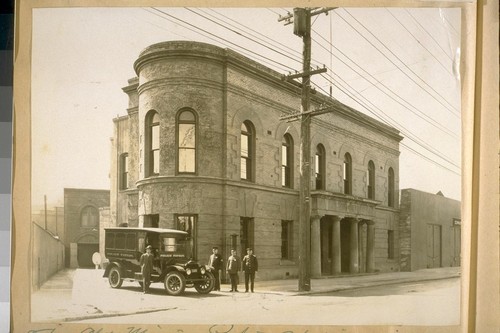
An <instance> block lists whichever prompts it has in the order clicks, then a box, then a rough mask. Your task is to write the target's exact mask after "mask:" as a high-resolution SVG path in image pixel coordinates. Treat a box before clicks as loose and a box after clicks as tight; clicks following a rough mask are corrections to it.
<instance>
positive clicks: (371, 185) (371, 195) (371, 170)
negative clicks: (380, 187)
mask: <svg viewBox="0 0 500 333" xmlns="http://www.w3.org/2000/svg"><path fill="white" fill-rule="evenodd" d="M366 178H367V179H366V180H367V182H368V199H375V164H374V163H373V161H370V162H368V172H367V177H366Z"/></svg>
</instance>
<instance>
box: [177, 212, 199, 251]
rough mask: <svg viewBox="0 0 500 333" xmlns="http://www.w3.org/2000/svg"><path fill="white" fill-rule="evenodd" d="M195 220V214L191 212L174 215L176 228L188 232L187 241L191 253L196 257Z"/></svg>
mask: <svg viewBox="0 0 500 333" xmlns="http://www.w3.org/2000/svg"><path fill="white" fill-rule="evenodd" d="M196 220H197V216H196V215H192V214H178V215H176V228H177V230H182V231H185V232H187V233H188V238H187V239H188V243H189V245H190V247H191V253H192V254H193V257H194V259H196V239H197V235H196Z"/></svg>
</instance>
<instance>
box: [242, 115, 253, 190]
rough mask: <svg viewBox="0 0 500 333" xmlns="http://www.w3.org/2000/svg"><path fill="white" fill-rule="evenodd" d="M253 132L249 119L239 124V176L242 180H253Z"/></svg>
mask: <svg viewBox="0 0 500 333" xmlns="http://www.w3.org/2000/svg"><path fill="white" fill-rule="evenodd" d="M254 142H255V132H254V129H253V125H252V123H251V122H249V121H245V122H244V123H242V124H241V150H240V157H241V169H240V177H241V179H244V180H250V181H253V179H254V178H253V177H254V170H253V159H254V154H255V147H254V146H255V144H254Z"/></svg>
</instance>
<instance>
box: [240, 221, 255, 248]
mask: <svg viewBox="0 0 500 333" xmlns="http://www.w3.org/2000/svg"><path fill="white" fill-rule="evenodd" d="M240 246H241V254H242V255H244V254H245V253H246V252H247V248H252V249H253V250H254V252H255V249H254V221H253V218H251V217H241V218H240Z"/></svg>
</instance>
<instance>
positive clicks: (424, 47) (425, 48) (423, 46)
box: [386, 8, 453, 76]
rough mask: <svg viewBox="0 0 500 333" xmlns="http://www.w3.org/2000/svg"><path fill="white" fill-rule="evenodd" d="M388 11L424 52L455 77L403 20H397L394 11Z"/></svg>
mask: <svg viewBox="0 0 500 333" xmlns="http://www.w3.org/2000/svg"><path fill="white" fill-rule="evenodd" d="M386 10H387V12H389V14H391V16H392V17H393V18H394V19H395V20H396V21H397V22H398V23H399V25H401V26H402V27H403V28H404V29H405V30H406V31H407V32H408V33H409V34H410V35H411V36H412V37H413V39H415V40H416V41H417V43H418V44H419V45H420V46H421V47H422V48H423V49H424V50H426V51H427V53H429V54H430V55H431V57H433V58H434V60H436V62H437V63H438V64H439V65H440V66H441V67H443V69H444V70H445V71H446V72H447V73H448V74H450V75H452V76H453V73H452V72H451V71H450V69H449V68H446V66H445V65H443V63H442V62H441V61H439V59H438V58H437V57H436V55H435V54H434V53H432V52H431V51H430V50H429V49H428V48H427V47H426V46H425V45H424V44H422V42H421V41H420V40H419V39H418V38H417V37H416V36H415V35H414V34H413V33H412V32H411V31H410V30H409V29H408V28H407V27H406V26H405V25H404V24H403V22H401V20H400V19H398V18H397V16H396V15H394V13H393V12H392V11H390V10H389V9H388V8H386ZM426 32H427V31H426ZM431 37H432V36H431ZM432 38H434V37H432ZM434 41H436V40H435V39H434ZM438 45H439V44H438ZM439 47H441V46H439ZM441 50H443V49H442V48H441ZM443 52H444V50H443ZM445 54H446V56H447V57H448V58H450V56H449V55H448V54H447V53H446V52H445ZM450 60H452V59H451V58H450ZM452 61H453V60H452Z"/></svg>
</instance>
